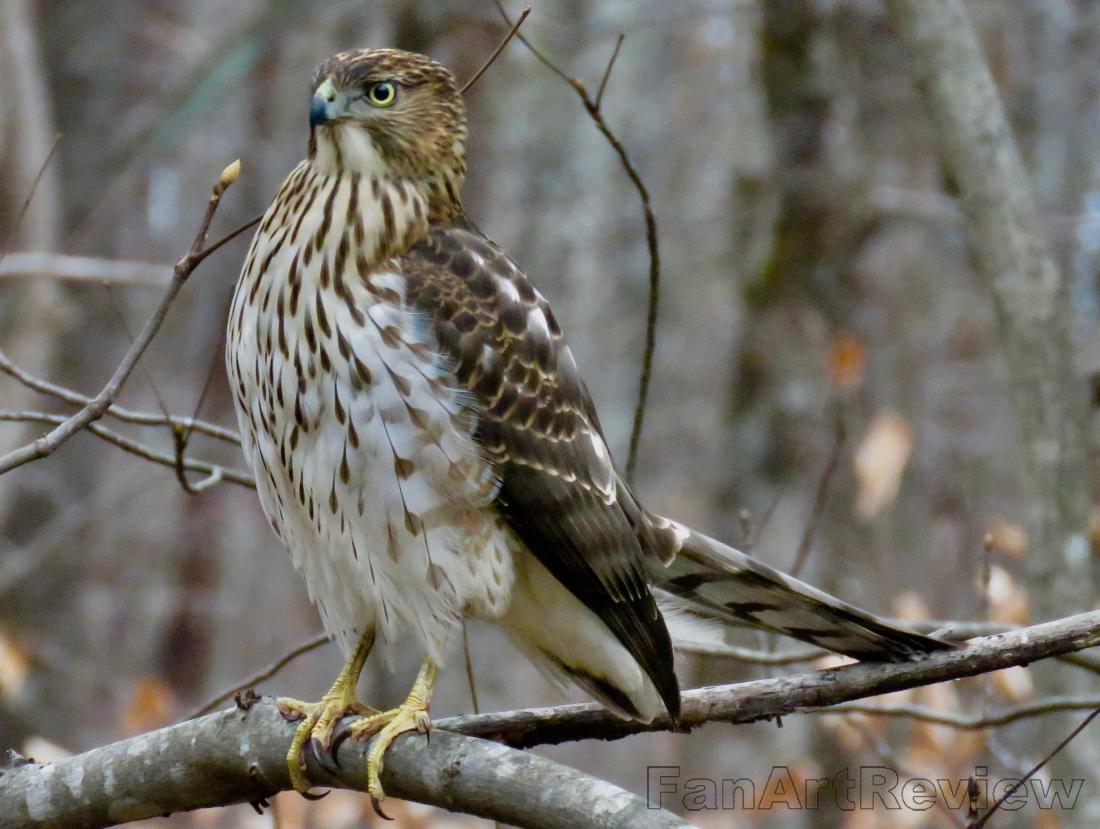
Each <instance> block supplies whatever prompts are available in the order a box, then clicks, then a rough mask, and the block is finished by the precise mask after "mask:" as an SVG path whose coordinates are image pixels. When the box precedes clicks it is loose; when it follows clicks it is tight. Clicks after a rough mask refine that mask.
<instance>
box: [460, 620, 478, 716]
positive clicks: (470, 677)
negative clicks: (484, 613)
mask: <svg viewBox="0 0 1100 829" xmlns="http://www.w3.org/2000/svg"><path fill="white" fill-rule="evenodd" d="M462 656H463V660H464V661H465V663H466V684H467V685H469V686H470V704H471V705H472V706H473V709H474V713H475V714H480V713H481V705H480V704H479V703H478V701H477V678H476V676H475V675H474V660H473V659H472V658H471V657H470V634H469V631H468V630H467V628H466V620H465V619H463V620H462Z"/></svg>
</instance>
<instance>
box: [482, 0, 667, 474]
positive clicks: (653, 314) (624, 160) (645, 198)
mask: <svg viewBox="0 0 1100 829" xmlns="http://www.w3.org/2000/svg"><path fill="white" fill-rule="evenodd" d="M493 2H494V3H495V4H496V7H497V10H498V11H499V12H500V14H501V16H502V17H503V18H504V20H505V21H506V22H507V23H508V24H509V25H510V24H511V23H512V20H511V18H510V17H508V12H506V11H505V10H504V6H502V5H501V3H500V0H493ZM516 39H517V40H519V41H520V42H521V43H522V44H523V45H524V46H526V47H527V48H528V50H529V51H530V52H531V54H532V55H534V56H535V58H536V59H537V60H538V61H539V63H541V64H542V65H543V66H545V67H546V68H547V69H549V70H550V71H551V72H553V73H554V74H555V75H557V76H558V77H559V78H561V79H562V80H563V81H565V82H566V83H567V84H568V85H569V86H570V88H571V89H572V90H573V91H574V92H576V93H577V97H579V98H580V100H581V104H582V105H583V106H584V110H585V112H587V113H588V116H589V117H590V118H591V119H592V122H593V123H594V124H595V125H596V128H597V129H598V130H599V131H600V133H601V134H602V135H603V137H604V138H605V139H607V143H608V144H610V145H611V148H612V149H613V150H614V151H615V154H616V155H618V157H619V162H620V163H621V164H622V167H623V170H624V171H625V172H626V175H627V177H628V178H629V179H630V182H631V184H633V185H634V189H635V190H637V191H638V198H639V199H640V200H641V204H642V214H643V216H644V218H645V235H646V246H647V248H648V249H649V305H648V309H647V312H646V330H645V347H644V350H643V351H642V367H641V370H640V372H639V377H638V400H637V404H636V405H635V407H634V420H633V423H632V424H631V427H630V448H629V450H628V451H627V456H626V480H627V483H633V481H634V473H635V471H636V469H637V466H638V446H639V444H640V443H641V439H642V425H643V423H644V421H645V410H646V403H647V402H648V400H649V385H650V381H651V379H652V376H653V353H654V351H655V350H656V348H657V310H658V307H659V305H660V298H661V297H660V291H661V256H660V248H659V245H658V242H657V217H656V216H655V215H654V213H653V208H652V206H651V204H650V197H649V190H648V189H647V188H646V186H645V182H643V181H642V177H641V175H640V174H639V173H638V169H637V167H635V166H634V162H633V160H631V158H630V154H629V153H628V152H627V151H626V147H624V146H623V143H622V142H621V141H620V140H619V138H618V136H616V135H615V133H614V132H612V131H611V128H610V127H609V126H608V125H607V122H606V121H605V120H604V117H603V111H602V110H601V108H600V105H601V103H602V101H601V96H602V94H603V90H604V88H606V86H607V81H608V78H609V76H610V74H611V68H612V66H613V65H614V63H615V60H616V58H618V56H619V44H616V46H615V51H614V52H612V54H611V59H610V60H609V61H608V63H607V67H606V68H605V69H604V73H603V77H602V79H601V81H600V87H599V90H600V91H599V93H598V94H597V96H596V97H595V98H593V97H592V96H591V95H589V94H588V88H587V87H586V86H585V85H584V83H583V82H582V81H580V80H578V79H577V78H571V77H569V76H568V75H567V74H565V72H564V71H562V69H561V68H560V67H559V66H558V65H557V64H555V63H554V62H553V61H552V60H550V58H548V57H547V56H546V55H545V54H543V53H542V52H541V51H540V50H539V49H538V48H537V47H536V46H535V45H534V44H533V43H531V41H530V40H528V39H527V38H526V37H524V36H523V35H522V34H520V33H518V32H517V33H516ZM621 42H622V36H621V35H620V37H619V43H621Z"/></svg>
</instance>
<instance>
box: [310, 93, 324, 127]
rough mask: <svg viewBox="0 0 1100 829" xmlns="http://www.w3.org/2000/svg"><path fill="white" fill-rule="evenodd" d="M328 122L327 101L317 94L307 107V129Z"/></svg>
mask: <svg viewBox="0 0 1100 829" xmlns="http://www.w3.org/2000/svg"><path fill="white" fill-rule="evenodd" d="M327 122H328V101H326V100H325V98H324V96H323V95H321V93H319V92H318V93H317V94H316V95H314V96H313V101H312V103H310V105H309V128H310V129H313V128H314V127H319V126H320V125H321V124H324V123H327Z"/></svg>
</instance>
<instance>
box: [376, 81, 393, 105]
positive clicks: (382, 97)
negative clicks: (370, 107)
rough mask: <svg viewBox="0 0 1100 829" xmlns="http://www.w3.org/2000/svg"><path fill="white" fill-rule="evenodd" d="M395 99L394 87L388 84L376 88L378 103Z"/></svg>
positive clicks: (378, 85) (381, 84)
mask: <svg viewBox="0 0 1100 829" xmlns="http://www.w3.org/2000/svg"><path fill="white" fill-rule="evenodd" d="M392 97H393V86H392V85H391V84H388V83H380V84H377V85H376V86H375V87H374V99H375V100H376V101H383V102H385V101H388V100H389V99H390V98H392Z"/></svg>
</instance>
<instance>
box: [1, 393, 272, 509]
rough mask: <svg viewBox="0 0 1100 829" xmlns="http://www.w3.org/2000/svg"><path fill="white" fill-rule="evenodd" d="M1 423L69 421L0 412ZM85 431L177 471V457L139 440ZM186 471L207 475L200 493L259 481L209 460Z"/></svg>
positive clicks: (101, 429)
mask: <svg viewBox="0 0 1100 829" xmlns="http://www.w3.org/2000/svg"><path fill="white" fill-rule="evenodd" d="M0 421H7V422H9V423H52V424H54V425H56V426H58V427H60V426H61V425H63V424H64V423H66V422H67V421H68V418H65V417H64V416H62V415H54V414H49V413H47V412H26V411H23V412H11V411H4V410H0ZM84 428H85V429H87V431H89V432H91V433H92V434H93V435H95V436H96V437H98V438H101V439H103V440H105V441H107V442H108V443H112V444H114V445H115V446H117V447H118V448H119V449H121V450H123V451H124V452H129V453H130V454H131V455H136V456H137V457H139V458H143V459H144V460H147V461H152V462H153V463H157V464H160V465H161V466H167V467H168V468H170V469H175V468H176V463H177V461H176V457H175V455H166V454H164V453H163V452H158V451H156V450H155V449H150V448H149V447H148V446H146V445H145V444H143V443H138V442H137V441H136V440H131V439H130V438H128V437H125V436H124V435H120V434H119V433H118V432H115V431H112V430H111V429H108V428H107V427H106V426H103V425H101V424H99V423H94V422H93V423H89V424H88V425H87V426H86V427H84ZM183 468H184V469H186V470H187V471H188V472H200V473H205V474H206V475H207V478H206V480H204V481H200V482H199V483H197V484H191V487H192V489H194V490H196V491H201V490H203V489H209V488H210V487H211V486H213V485H214V484H216V483H218V482H219V481H223V480H224V481H229V482H230V483H234V484H239V485H240V486H246V487H248V488H249V489H255V488H256V481H255V479H254V478H253V477H252V476H251V475H249V474H248V473H247V472H238V471H237V470H233V469H226V468H225V467H223V466H219V465H218V464H213V463H210V462H208V461H198V460H194V459H192V458H188V459H187V460H185V461H184V462H183Z"/></svg>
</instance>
